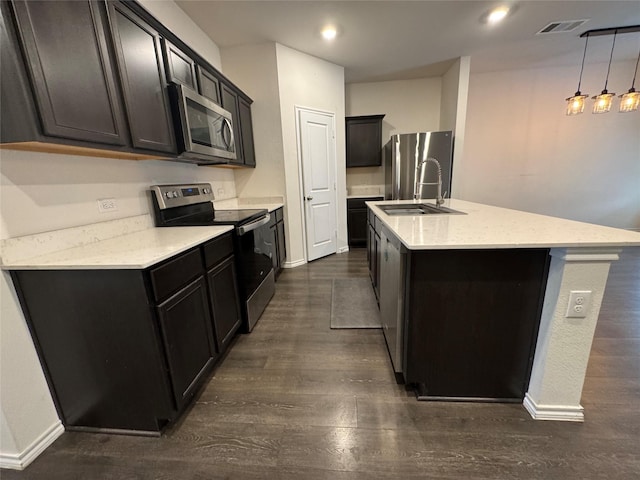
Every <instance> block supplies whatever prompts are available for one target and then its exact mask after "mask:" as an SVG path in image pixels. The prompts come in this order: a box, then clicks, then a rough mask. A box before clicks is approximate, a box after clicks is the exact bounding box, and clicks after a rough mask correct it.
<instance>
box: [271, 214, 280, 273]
mask: <svg viewBox="0 0 640 480" xmlns="http://www.w3.org/2000/svg"><path fill="white" fill-rule="evenodd" d="M277 228H278V226H277V225H276V223H275V222H273V225H271V226H270V227H269V233H270V236H271V239H270V243H271V252H270V254H271V264H272V265H273V271H274V273H275V272H277V271H278V258H280V257H279V255H278V230H277Z"/></svg>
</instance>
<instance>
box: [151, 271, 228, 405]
mask: <svg viewBox="0 0 640 480" xmlns="http://www.w3.org/2000/svg"><path fill="white" fill-rule="evenodd" d="M157 309H158V322H159V323H160V331H161V332H162V342H163V345H164V348H165V352H166V356H167V364H168V366H169V374H170V375H169V378H170V379H171V385H172V387H173V395H174V398H175V400H176V404H177V406H178V408H181V407H182V406H183V405H184V403H185V402H186V401H187V400H188V399H189V398H190V397H191V395H193V393H194V391H195V389H196V388H197V387H198V384H199V381H200V380H201V379H202V378H203V377H204V375H205V374H206V373H207V369H208V367H210V366H211V364H212V363H213V360H214V358H215V356H216V349H215V345H214V343H213V335H212V332H211V316H210V314H209V307H208V305H207V289H206V285H205V281H204V277H199V278H198V279H197V280H196V281H194V282H193V283H191V284H190V285H187V286H186V287H184V288H183V289H182V290H180V291H179V292H178V293H176V294H175V295H173V296H172V297H170V298H169V299H167V300H165V301H164V302H162V303H161V304H160V305H158V307H157Z"/></svg>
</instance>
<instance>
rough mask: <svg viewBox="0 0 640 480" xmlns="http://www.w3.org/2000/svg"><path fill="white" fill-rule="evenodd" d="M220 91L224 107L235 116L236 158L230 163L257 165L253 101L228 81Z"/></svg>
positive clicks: (221, 85) (221, 86)
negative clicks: (252, 114) (252, 110)
mask: <svg viewBox="0 0 640 480" xmlns="http://www.w3.org/2000/svg"><path fill="white" fill-rule="evenodd" d="M220 91H221V92H222V95H221V98H222V108H224V109H225V110H227V111H229V112H230V113H231V116H232V117H233V133H234V136H235V144H236V159H235V160H232V161H230V162H229V163H230V164H232V165H238V166H246V167H255V166H256V157H255V150H254V145H253V127H252V120H251V103H249V101H247V100H246V99H244V98H243V97H241V96H240V95H239V94H238V92H237V91H236V90H235V89H234V88H232V87H231V86H229V85H227V84H226V83H221V84H220Z"/></svg>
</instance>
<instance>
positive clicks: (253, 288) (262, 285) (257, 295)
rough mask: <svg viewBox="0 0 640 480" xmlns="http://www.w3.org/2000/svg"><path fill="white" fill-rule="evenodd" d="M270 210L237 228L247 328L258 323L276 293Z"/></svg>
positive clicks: (248, 329) (249, 329)
mask: <svg viewBox="0 0 640 480" xmlns="http://www.w3.org/2000/svg"><path fill="white" fill-rule="evenodd" d="M269 220H270V216H269V214H267V215H265V216H264V217H262V218H260V219H258V220H255V221H254V222H251V223H249V224H247V225H241V226H239V227H237V228H236V240H237V251H236V252H237V255H238V267H239V270H240V285H241V288H240V290H241V292H242V293H241V295H242V297H243V298H242V300H243V304H244V305H243V306H244V308H243V310H244V313H245V328H244V330H245V331H246V332H250V331H251V330H252V329H253V326H254V325H255V324H256V322H257V321H258V319H259V318H260V316H261V315H262V312H263V311H264V309H265V308H266V306H267V304H268V303H269V300H271V297H273V294H274V293H275V276H274V273H273V266H272V261H271V250H270V247H269V236H270V234H271V228H270V227H269Z"/></svg>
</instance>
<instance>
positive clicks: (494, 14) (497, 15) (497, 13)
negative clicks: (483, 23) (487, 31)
mask: <svg viewBox="0 0 640 480" xmlns="http://www.w3.org/2000/svg"><path fill="white" fill-rule="evenodd" d="M508 13H509V7H498V8H494V9H493V10H491V12H489V16H488V17H487V22H488V23H498V22H501V21H502V20H504V19H505V17H506V16H507V14H508Z"/></svg>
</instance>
